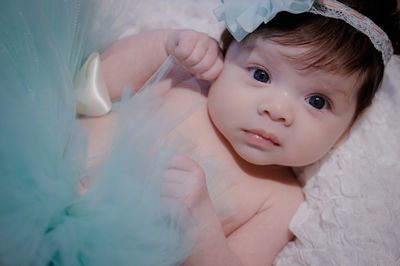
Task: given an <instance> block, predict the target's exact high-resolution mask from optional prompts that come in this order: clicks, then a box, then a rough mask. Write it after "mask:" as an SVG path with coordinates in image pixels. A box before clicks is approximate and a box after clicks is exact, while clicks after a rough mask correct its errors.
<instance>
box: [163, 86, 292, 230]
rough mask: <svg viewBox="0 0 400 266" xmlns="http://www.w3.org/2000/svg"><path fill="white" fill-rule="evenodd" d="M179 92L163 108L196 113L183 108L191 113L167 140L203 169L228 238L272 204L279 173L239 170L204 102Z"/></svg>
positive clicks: (200, 98)
mask: <svg viewBox="0 0 400 266" xmlns="http://www.w3.org/2000/svg"><path fill="white" fill-rule="evenodd" d="M181 92H182V93H180V91H175V92H174V94H171V95H169V96H170V98H169V99H168V98H167V100H166V101H167V102H166V103H165V107H166V108H177V106H178V105H179V102H180V101H181V103H182V104H183V105H185V104H187V103H192V104H193V106H192V107H194V108H195V110H194V111H193V109H191V108H189V107H190V106H184V107H183V109H184V110H190V109H191V113H190V114H189V115H188V116H187V117H186V118H185V119H184V120H183V121H182V122H181V123H180V124H179V126H177V127H176V128H175V129H174V130H173V131H172V132H171V134H170V136H169V138H170V139H171V140H173V142H175V143H176V142H177V141H179V144H180V149H181V150H180V152H183V153H185V154H188V155H189V156H191V157H192V158H193V159H194V160H196V161H197V162H198V163H199V164H200V165H201V166H202V168H203V170H204V171H205V173H206V175H207V186H208V190H209V193H210V196H211V198H212V200H213V202H214V206H215V208H216V211H217V213H218V214H219V217H220V220H221V225H222V227H223V230H224V232H225V235H227V236H228V235H230V234H231V233H232V232H233V231H235V230H237V229H238V228H240V227H241V226H243V225H244V224H246V223H247V222H248V221H249V220H251V219H252V218H253V217H254V216H255V215H257V213H258V212H260V211H261V210H263V209H264V208H267V207H268V205H269V204H273V200H274V193H273V191H274V188H275V187H276V186H279V185H280V182H279V181H277V180H278V179H279V178H277V176H279V171H274V172H272V173H269V174H268V172H267V171H266V172H265V174H264V172H263V173H262V174H260V173H261V172H262V171H251V170H254V169H247V170H250V171H246V170H245V169H243V167H241V166H239V165H238V163H237V160H238V158H236V157H235V155H234V154H233V153H232V150H230V149H229V145H228V144H227V143H226V141H225V140H224V139H223V138H221V136H220V135H219V134H218V132H217V131H216V129H215V128H214V127H213V125H212V122H211V120H210V118H209V116H208V111H207V106H206V98H204V96H201V95H200V94H196V93H193V94H192V93H188V92H187V91H181ZM202 97H203V98H202ZM177 113H180V112H179V111H177ZM283 175H287V172H285V173H283Z"/></svg>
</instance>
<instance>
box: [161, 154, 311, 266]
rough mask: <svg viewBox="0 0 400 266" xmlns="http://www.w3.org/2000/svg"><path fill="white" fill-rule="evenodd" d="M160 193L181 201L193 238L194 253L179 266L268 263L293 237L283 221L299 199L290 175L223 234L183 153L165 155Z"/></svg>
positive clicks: (197, 172)
mask: <svg viewBox="0 0 400 266" xmlns="http://www.w3.org/2000/svg"><path fill="white" fill-rule="evenodd" d="M162 196H163V199H164V200H166V201H174V200H175V201H178V203H180V202H183V212H184V213H185V215H183V217H186V218H187V219H190V220H191V221H192V223H190V224H191V225H193V226H192V227H190V226H189V229H188V232H187V233H189V234H190V235H193V236H194V238H195V240H196V242H195V247H194V249H193V250H194V253H193V254H192V255H191V256H190V257H188V258H187V260H186V261H185V262H184V265H199V266H200V265H213V266H218V265H221V266H224V265H230V266H235V265H249V266H257V265H272V263H273V261H274V259H275V257H276V255H277V254H278V253H279V251H280V250H281V249H282V248H283V247H284V246H285V245H286V244H287V243H288V242H289V241H290V240H291V239H292V238H293V235H292V233H291V232H290V231H289V223H290V221H291V219H292V217H293V215H294V213H295V212H296V210H297V208H298V206H299V204H300V203H301V202H302V201H304V196H303V193H302V190H301V188H300V186H299V185H298V183H297V182H296V181H295V180H294V178H293V177H292V176H289V175H288V176H286V177H282V183H279V184H277V185H276V186H275V187H274V189H273V194H271V195H270V197H269V199H268V200H267V202H266V203H265V205H264V206H263V208H261V209H260V211H259V212H258V213H257V214H256V215H254V216H253V217H252V218H251V219H249V220H248V221H247V222H246V223H245V224H244V225H242V226H241V227H240V228H238V229H236V230H235V231H234V232H233V233H231V234H230V235H229V236H228V237H226V236H225V233H224V231H223V228H222V225H221V222H220V220H219V218H218V216H217V214H216V211H215V208H214V206H213V204H212V202H211V199H210V197H209V194H208V191H207V187H206V180H205V174H204V172H203V170H202V169H201V167H200V166H199V165H197V164H196V163H195V162H194V161H193V160H191V159H190V158H188V157H186V156H175V157H174V158H173V159H172V160H171V163H170V166H169V169H168V170H167V171H166V174H165V177H164V186H163V194H162ZM243 200H244V201H245V200H246V199H243ZM184 224H185V223H184ZM186 224H187V222H186Z"/></svg>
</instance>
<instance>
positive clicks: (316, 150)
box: [292, 133, 335, 166]
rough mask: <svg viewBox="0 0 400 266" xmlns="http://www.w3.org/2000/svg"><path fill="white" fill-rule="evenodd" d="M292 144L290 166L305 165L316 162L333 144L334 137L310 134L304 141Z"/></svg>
mask: <svg viewBox="0 0 400 266" xmlns="http://www.w3.org/2000/svg"><path fill="white" fill-rule="evenodd" d="M299 143H301V144H300V145H294V146H295V148H294V151H293V153H292V154H293V155H294V154H296V156H293V157H292V159H293V165H292V166H305V165H309V164H312V163H315V162H317V161H318V160H320V159H321V158H323V157H324V156H325V155H326V154H327V153H328V152H329V151H330V150H331V149H332V147H333V145H334V144H335V138H331V137H329V136H323V134H322V133H320V134H312V135H310V136H309V137H308V138H307V140H306V141H303V142H301V141H299V142H298V144H299Z"/></svg>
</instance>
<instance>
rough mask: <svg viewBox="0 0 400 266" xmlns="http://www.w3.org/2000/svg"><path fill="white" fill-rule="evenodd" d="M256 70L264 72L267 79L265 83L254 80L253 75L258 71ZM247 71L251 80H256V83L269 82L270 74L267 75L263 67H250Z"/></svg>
mask: <svg viewBox="0 0 400 266" xmlns="http://www.w3.org/2000/svg"><path fill="white" fill-rule="evenodd" d="M258 70H260V71H262V72H264V73H265V74H266V75H267V78H268V80H267V81H261V80H258V79H256V78H255V76H254V75H255V74H256V71H258ZM248 71H249V72H250V75H251V78H252V79H254V80H256V81H258V82H261V83H270V82H271V75H270V73H268V71H267V70H266V69H264V68H263V67H260V66H251V67H249V68H248Z"/></svg>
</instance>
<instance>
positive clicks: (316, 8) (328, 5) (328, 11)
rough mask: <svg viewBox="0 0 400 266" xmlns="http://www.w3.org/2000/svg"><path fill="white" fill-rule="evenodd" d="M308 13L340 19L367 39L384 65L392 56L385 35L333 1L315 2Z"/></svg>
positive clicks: (363, 18)
mask: <svg viewBox="0 0 400 266" xmlns="http://www.w3.org/2000/svg"><path fill="white" fill-rule="evenodd" d="M309 12H311V13H314V14H318V15H322V16H325V17H330V18H336V19H341V20H343V21H345V22H346V23H348V24H350V25H351V26H353V27H354V28H356V29H357V30H359V31H361V32H362V33H364V34H365V35H367V36H368V37H369V39H370V40H371V42H372V43H373V45H374V46H375V48H376V49H377V50H378V51H380V52H381V53H382V59H383V63H384V64H385V65H386V64H387V62H389V60H390V58H391V57H392V55H393V47H392V44H391V42H390V40H389V37H388V36H387V35H386V33H385V32H384V31H383V30H382V29H381V28H379V27H378V26H377V25H376V24H375V23H374V22H372V21H371V20H370V19H369V18H367V17H366V16H364V15H362V14H360V13H358V12H357V11H355V10H354V9H352V8H350V7H348V6H346V5H344V4H342V3H340V2H338V1H335V0H317V1H315V2H314V4H313V6H312V7H311V9H310V10H309Z"/></svg>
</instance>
